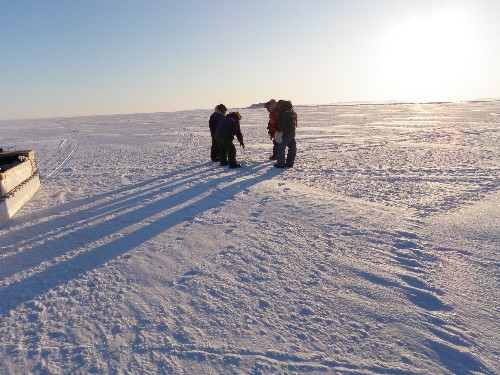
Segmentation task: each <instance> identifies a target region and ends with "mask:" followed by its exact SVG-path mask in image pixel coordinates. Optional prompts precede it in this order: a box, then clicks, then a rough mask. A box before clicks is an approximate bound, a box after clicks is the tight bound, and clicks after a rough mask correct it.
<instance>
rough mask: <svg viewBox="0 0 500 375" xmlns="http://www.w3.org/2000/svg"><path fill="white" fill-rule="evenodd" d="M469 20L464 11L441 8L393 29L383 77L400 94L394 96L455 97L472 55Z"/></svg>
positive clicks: (384, 59) (381, 69)
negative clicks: (443, 9) (441, 9)
mask: <svg viewBox="0 0 500 375" xmlns="http://www.w3.org/2000/svg"><path fill="white" fill-rule="evenodd" d="M466 20H467V19H466V16H465V13H464V14H460V13H457V12H450V11H441V12H439V13H435V14H432V15H429V16H427V17H423V18H415V19H412V20H411V21H409V22H406V23H401V24H399V25H397V26H396V27H395V28H394V29H392V30H391V32H390V34H389V35H388V37H387V39H386V41H385V46H384V48H383V50H382V59H381V61H380V64H381V65H380V72H381V77H380V78H381V79H383V82H385V84H386V85H387V86H386V88H387V89H388V90H389V91H393V92H394V93H393V94H392V95H397V96H398V97H397V98H396V97H394V99H401V100H437V99H439V100H441V99H446V100H454V99H455V98H454V96H456V95H457V92H456V90H457V88H458V86H457V85H458V84H459V82H460V80H461V77H462V76H463V74H466V72H467V68H468V66H469V62H470V61H471V59H472V58H473V57H472V56H471V55H472V51H471V49H470V46H471V28H470V27H469V26H468V24H467V22H466ZM401 93H403V94H401ZM402 96H404V97H402Z"/></svg>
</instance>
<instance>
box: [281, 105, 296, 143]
mask: <svg viewBox="0 0 500 375" xmlns="http://www.w3.org/2000/svg"><path fill="white" fill-rule="evenodd" d="M296 127H297V114H296V113H295V110H294V109H293V106H292V102H290V101H285V102H284V103H283V104H282V105H281V107H280V109H279V114H278V122H277V123H276V131H277V132H283V138H295V128H296Z"/></svg>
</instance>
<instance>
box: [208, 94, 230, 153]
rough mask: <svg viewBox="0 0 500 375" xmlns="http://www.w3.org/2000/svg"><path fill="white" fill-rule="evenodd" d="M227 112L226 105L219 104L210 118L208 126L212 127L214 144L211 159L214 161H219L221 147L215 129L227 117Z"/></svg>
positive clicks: (211, 133)
mask: <svg viewBox="0 0 500 375" xmlns="http://www.w3.org/2000/svg"><path fill="white" fill-rule="evenodd" d="M226 112H227V108H226V106H225V105H224V104H219V105H218V106H216V107H215V108H214V113H212V115H211V116H210V119H209V120H208V127H209V128H210V135H211V137H212V145H211V146H210V159H211V160H212V161H219V147H218V146H217V141H216V140H215V130H216V129H217V126H218V125H219V124H220V123H221V122H222V121H223V120H224V118H225V117H226Z"/></svg>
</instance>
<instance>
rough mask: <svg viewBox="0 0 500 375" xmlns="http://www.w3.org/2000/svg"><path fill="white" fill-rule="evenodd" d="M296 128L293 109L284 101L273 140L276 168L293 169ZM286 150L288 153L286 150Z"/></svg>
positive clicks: (295, 153)
mask: <svg viewBox="0 0 500 375" xmlns="http://www.w3.org/2000/svg"><path fill="white" fill-rule="evenodd" d="M296 127H297V113H296V112H295V110H294V109H293V106H292V102H291V101H289V100H287V101H285V102H284V103H283V104H282V105H281V107H280V109H279V114H278V122H277V123H276V132H275V134H274V139H275V141H276V142H277V143H278V149H277V150H276V161H277V163H276V164H274V166H275V167H276V168H285V167H293V164H294V163H295V156H296V155H297V142H296V141H295V128H296ZM287 148H288V153H286V149H287ZM285 153H286V159H285Z"/></svg>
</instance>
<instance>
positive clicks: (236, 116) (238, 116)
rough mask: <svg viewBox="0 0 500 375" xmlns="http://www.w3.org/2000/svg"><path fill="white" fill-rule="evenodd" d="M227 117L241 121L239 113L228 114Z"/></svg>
mask: <svg viewBox="0 0 500 375" xmlns="http://www.w3.org/2000/svg"><path fill="white" fill-rule="evenodd" d="M227 116H228V117H233V118H236V119H238V120H241V119H242V116H241V114H240V113H239V112H231V113H230V114H228V115H227Z"/></svg>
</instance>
